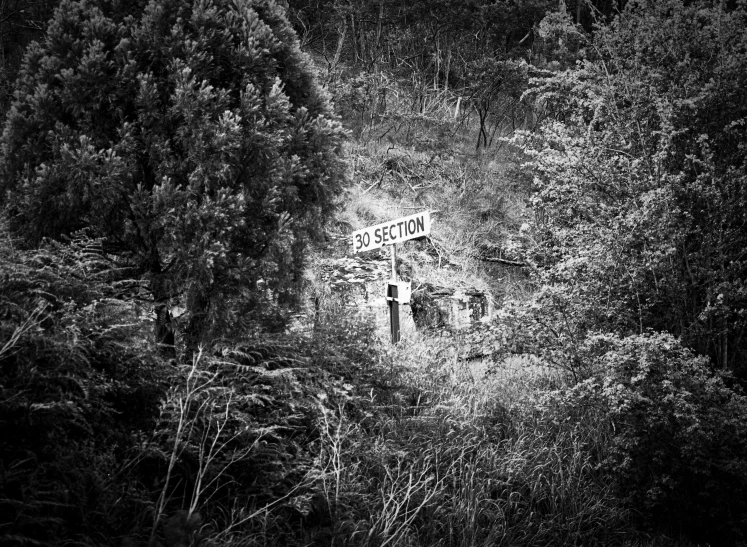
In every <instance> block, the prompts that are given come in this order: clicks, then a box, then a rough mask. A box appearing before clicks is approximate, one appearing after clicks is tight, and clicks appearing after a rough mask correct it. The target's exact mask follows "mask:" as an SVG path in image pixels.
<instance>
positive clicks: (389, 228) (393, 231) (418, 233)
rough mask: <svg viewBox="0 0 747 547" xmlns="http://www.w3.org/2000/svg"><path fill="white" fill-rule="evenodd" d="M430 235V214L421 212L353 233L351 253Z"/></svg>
mask: <svg viewBox="0 0 747 547" xmlns="http://www.w3.org/2000/svg"><path fill="white" fill-rule="evenodd" d="M430 233H431V215H430V212H428V211H423V212H422V213H417V214H414V215H410V216H406V217H402V218H398V219H396V220H392V221H390V222H383V223H381V224H377V225H376V226H370V227H368V228H363V229H362V230H358V231H355V232H353V252H354V253H362V252H363V251H371V250H373V249H378V248H380V247H383V246H384V245H394V244H395V243H401V242H402V241H407V240H408V239H415V238H416V237H422V236H425V235H428V234H430Z"/></svg>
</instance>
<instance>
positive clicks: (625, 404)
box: [548, 334, 747, 543]
mask: <svg viewBox="0 0 747 547" xmlns="http://www.w3.org/2000/svg"><path fill="white" fill-rule="evenodd" d="M581 354H582V355H583V358H584V359H585V360H587V361H588V360H594V365H595V369H596V374H594V375H592V376H591V377H589V378H588V379H586V380H585V381H583V382H580V383H579V384H577V385H576V386H574V387H573V388H570V389H568V390H565V391H559V392H556V393H555V394H554V395H553V396H552V397H550V398H549V399H548V401H549V400H552V401H553V403H552V404H559V405H560V406H559V407H556V411H557V410H558V409H559V408H561V407H562V409H563V410H562V413H565V414H566V415H567V416H573V417H575V419H578V418H579V417H581V416H586V417H587V418H588V416H589V415H597V416H598V417H599V416H601V418H602V420H600V424H603V426H604V428H605V429H606V435H607V437H608V440H607V445H606V446H604V447H598V448H599V449H598V451H597V452H598V462H597V465H598V467H599V469H600V470H601V471H603V472H604V473H605V475H606V476H608V477H609V478H610V479H611V480H612V482H613V484H614V485H615V488H616V491H617V493H618V495H619V496H620V498H621V499H622V500H623V501H624V502H625V503H626V504H627V505H628V506H629V507H631V508H634V509H635V510H637V511H638V512H639V515H640V519H641V520H642V521H643V522H644V523H645V524H647V525H648V526H651V527H655V528H665V529H667V530H669V531H671V532H675V533H684V534H686V535H691V536H692V537H693V539H695V540H708V541H709V542H712V543H731V542H734V541H736V540H738V539H743V538H744V536H745V532H746V531H747V528H746V526H745V523H747V499H746V498H745V497H744V492H745V489H747V398H745V397H744V396H743V395H741V394H740V393H737V392H735V391H733V390H732V389H730V388H729V387H728V386H727V385H726V383H725V377H724V376H722V375H720V374H718V373H714V372H712V371H711V370H710V368H709V364H708V361H707V359H705V358H703V357H697V356H695V355H694V354H693V353H692V352H691V351H689V350H688V349H686V348H684V347H683V346H682V345H681V344H680V343H679V342H678V341H677V340H676V339H674V338H673V337H672V336H670V335H667V334H644V335H637V336H629V337H626V338H618V337H615V336H611V335H596V336H591V337H589V338H588V339H587V341H586V342H585V343H584V344H583V347H582V351H581Z"/></svg>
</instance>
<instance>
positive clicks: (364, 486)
mask: <svg viewBox="0 0 747 547" xmlns="http://www.w3.org/2000/svg"><path fill="white" fill-rule="evenodd" d="M389 353H390V355H389V358H390V361H388V364H387V365H386V368H385V369H384V370H381V371H379V374H380V375H381V376H380V379H381V381H382V382H385V383H386V384H387V385H388V386H390V388H391V389H390V390H389V391H387V392H386V393H384V392H382V394H380V395H377V394H376V392H375V391H372V392H371V402H372V406H371V407H370V412H369V414H368V415H366V416H365V417H364V418H363V419H359V418H356V417H355V416H356V414H357V413H358V412H357V410H356V408H355V404H352V405H351V407H350V408H346V407H344V406H338V407H337V408H328V409H326V411H325V412H324V413H323V415H322V418H321V419H320V424H319V426H320V431H321V435H320V440H319V443H320V449H319V454H320V456H319V459H318V471H319V475H318V477H319V481H321V483H322V485H323V488H322V490H323V491H324V494H325V496H326V503H327V504H328V506H329V508H330V516H331V518H332V529H333V533H332V536H331V537H332V538H333V542H332V543H333V544H339V545H366V546H374V545H375V546H384V545H418V546H437V545H438V546H447V545H448V546H478V545H485V546H487V545H533V546H534V545H567V544H588V543H590V542H591V543H595V542H596V543H600V542H604V543H609V542H614V541H615V540H619V539H621V538H622V537H623V535H624V532H625V530H626V515H625V513H624V511H622V510H621V509H619V508H618V507H617V505H616V503H615V500H614V499H613V498H612V496H611V494H610V492H609V489H608V488H607V487H606V486H605V485H604V484H603V483H602V482H601V481H599V480H597V477H596V474H595V468H594V462H593V460H592V452H590V451H589V450H588V447H589V446H590V445H594V444H596V443H598V442H601V441H600V440H599V439H595V438H594V437H595V436H596V435H598V434H602V433H601V432H602V430H599V433H598V432H597V431H596V430H595V428H594V425H595V424H593V423H591V422H587V423H583V422H579V421H577V420H576V421H571V420H568V421H564V420H563V417H562V416H555V415H550V414H547V413H543V410H542V405H541V404H540V395H541V393H542V390H543V389H550V388H552V387H554V386H556V385H557V384H558V382H562V381H563V379H562V378H560V377H558V376H557V374H556V373H554V372H553V371H550V370H547V369H544V368H543V367H542V366H541V365H540V364H538V363H536V362H534V361H531V360H528V359H523V360H518V359H517V360H513V361H511V362H508V363H505V366H503V364H501V366H498V367H497V369H496V371H495V372H490V370H489V369H488V368H486V367H482V370H480V367H472V366H469V365H467V364H466V363H464V362H461V361H459V360H458V358H457V355H458V351H455V348H454V347H453V346H450V345H449V344H447V343H445V342H438V341H436V340H434V339H425V338H420V339H412V340H410V341H409V342H407V343H403V344H400V345H399V346H398V347H396V348H394V349H393V350H391V351H390V352H389Z"/></svg>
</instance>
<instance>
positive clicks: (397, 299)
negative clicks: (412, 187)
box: [353, 211, 431, 344]
mask: <svg viewBox="0 0 747 547" xmlns="http://www.w3.org/2000/svg"><path fill="white" fill-rule="evenodd" d="M429 233H431V216H430V213H429V212H428V211H423V212H422V213H417V214H415V215H410V216H407V217H402V218H398V219H396V220H392V221H391V222H384V223H382V224H377V225H376V226H370V227H368V228H364V229H363V230H357V231H355V232H353V252H354V253H360V252H363V251H370V250H373V249H378V248H380V247H384V246H385V245H389V246H390V247H391V248H392V250H391V257H392V278H391V279H390V280H389V282H388V283H387V286H386V300H387V304H388V305H389V324H390V326H391V332H392V344H396V343H397V342H399V341H400V328H399V305H400V304H409V303H410V295H411V294H412V285H411V283H410V282H409V281H407V282H400V281H398V280H397V243H399V242H400V241H407V240H409V239H415V238H418V237H422V236H426V235H428V234H429Z"/></svg>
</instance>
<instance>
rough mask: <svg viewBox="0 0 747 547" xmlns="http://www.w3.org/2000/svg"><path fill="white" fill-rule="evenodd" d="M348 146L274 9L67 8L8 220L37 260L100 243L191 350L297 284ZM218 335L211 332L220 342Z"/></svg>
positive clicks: (22, 153) (23, 149)
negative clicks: (49, 248) (49, 244)
mask: <svg viewBox="0 0 747 547" xmlns="http://www.w3.org/2000/svg"><path fill="white" fill-rule="evenodd" d="M342 138H343V132H342V129H341V126H340V125H339V123H338V122H337V121H336V120H335V119H334V116H333V114H332V113H331V107H330V105H329V102H328V99H327V97H326V95H325V93H324V92H323V90H321V88H320V87H319V85H318V84H317V82H316V80H315V77H314V72H313V69H312V67H311V65H310V61H309V60H308V58H307V57H306V56H305V55H304V54H303V53H302V52H301V51H300V48H299V45H298V41H297V39H296V36H295V34H294V32H293V30H292V28H291V27H290V25H289V24H288V22H287V21H286V19H285V17H284V15H283V12H282V10H281V9H280V8H278V7H277V6H276V5H275V3H274V2H272V1H269V0H237V1H228V0H194V1H191V0H151V1H150V2H148V3H147V4H146V3H145V2H134V3H130V2H119V1H117V0H79V1H72V0H66V1H64V2H63V3H62V4H61V5H60V7H59V8H58V9H57V10H56V12H55V15H54V17H53V19H52V20H51V21H50V25H49V28H48V30H47V34H46V37H45V39H44V41H43V42H41V43H34V44H32V45H31V46H30V47H29V49H28V51H27V53H26V57H25V59H24V64H23V68H22V70H21V74H20V77H19V79H18V82H17V85H16V89H15V95H14V101H13V104H12V106H11V108H10V111H9V112H8V116H7V119H6V122H5V128H4V132H3V136H2V140H1V141H0V181H1V182H0V196H2V197H0V203H2V204H3V205H5V206H6V208H7V210H8V211H9V215H10V218H11V224H12V228H13V229H14V230H15V231H16V232H17V233H20V234H23V235H24V236H25V238H26V240H27V241H28V242H29V243H30V244H37V243H38V242H39V241H41V240H42V239H43V238H45V237H51V238H57V237H60V236H64V235H67V234H70V233H73V232H75V231H77V230H81V229H84V228H85V229H87V230H88V232H89V233H90V234H91V235H92V236H94V237H101V238H104V241H105V249H106V251H107V252H109V253H112V254H114V255H116V256H118V257H119V258H120V260H123V261H124V264H126V265H127V266H130V267H132V268H135V269H136V270H137V272H138V273H139V274H140V275H142V276H143V277H144V278H145V279H147V280H148V286H149V288H150V291H151V293H152V296H153V298H154V301H155V302H156V310H157V313H158V315H159V317H160V318H162V319H163V321H160V322H159V324H160V325H161V328H160V329H158V332H157V338H159V341H162V342H170V340H169V332H170V329H169V325H168V322H169V317H170V315H169V310H170V309H173V308H174V307H179V308H182V309H186V313H185V314H184V315H183V316H182V320H183V326H184V329H183V333H184V336H185V343H186V346H187V347H191V348H194V347H196V345H197V344H198V343H199V342H200V341H201V340H202V339H203V337H204V336H205V335H206V333H208V332H209V331H210V329H211V328H214V327H215V326H216V325H217V324H218V323H219V322H218V321H217V320H218V318H219V316H220V315H221V314H224V315H225V312H226V310H230V309H235V308H236V305H237V303H238V302H242V301H246V297H248V296H251V295H252V294H255V293H256V291H252V284H253V283H256V281H257V280H258V279H260V278H263V279H264V280H265V282H266V283H267V284H268V286H269V287H270V288H274V289H276V290H278V289H281V288H282V287H286V286H287V285H288V284H289V283H291V282H292V280H293V279H294V277H297V276H298V272H299V269H300V267H301V264H302V257H303V249H304V246H305V243H306V242H307V240H308V239H309V238H310V237H314V236H315V235H318V233H319V228H320V226H321V225H322V223H323V220H324V217H325V215H327V214H328V213H329V212H330V211H331V210H332V208H333V199H334V196H335V195H336V194H337V193H338V192H339V189H340V187H341V184H342V180H343V176H342V161H341V157H340V154H341V152H340V146H341V142H342ZM211 326H212V327H211Z"/></svg>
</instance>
